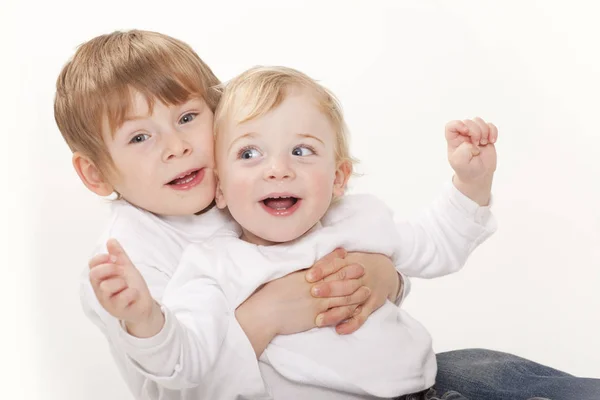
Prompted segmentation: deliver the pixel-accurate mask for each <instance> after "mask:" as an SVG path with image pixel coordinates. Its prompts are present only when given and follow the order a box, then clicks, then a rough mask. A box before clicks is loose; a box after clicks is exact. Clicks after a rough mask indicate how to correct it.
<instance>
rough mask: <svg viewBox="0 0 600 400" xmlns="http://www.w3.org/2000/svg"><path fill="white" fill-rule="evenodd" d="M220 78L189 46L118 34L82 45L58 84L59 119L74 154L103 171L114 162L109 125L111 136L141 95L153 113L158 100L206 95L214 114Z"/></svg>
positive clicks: (162, 38)
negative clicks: (106, 138) (107, 141)
mask: <svg viewBox="0 0 600 400" xmlns="http://www.w3.org/2000/svg"><path fill="white" fill-rule="evenodd" d="M216 85H219V80H218V79H217V77H216V76H215V75H214V74H213V72H212V71H211V70H210V68H209V67H208V66H207V65H206V64H205V63H204V62H203V61H202V60H201V59H200V57H198V55H197V54H196V53H195V52H194V50H192V48H191V47H190V46H188V45H187V44H186V43H184V42H182V41H180V40H177V39H174V38H172V37H170V36H167V35H163V34H160V33H156V32H148V31H140V30H131V31H126V32H121V31H116V32H113V33H110V34H106V35H101V36H97V37H95V38H93V39H91V40H90V41H88V42H86V43H84V44H83V45H81V46H80V47H79V48H78V49H77V51H76V53H75V55H74V56H73V58H72V59H71V60H70V61H69V62H67V64H66V65H65V66H64V67H63V69H62V71H61V73H60V75H59V77H58V79H57V81H56V97H55V100H54V118H55V120H56V124H57V125H58V129H59V130H60V132H61V134H62V135H63V138H64V139H65V141H66V142H67V144H68V145H69V147H70V148H71V151H73V152H81V153H82V154H84V155H86V156H87V157H89V158H90V159H91V161H92V162H93V163H94V164H96V166H97V167H98V168H99V169H100V170H101V171H102V170H103V171H105V172H106V171H107V168H112V167H113V166H114V165H113V162H112V159H111V157H110V155H109V153H108V149H107V148H106V145H105V143H104V140H103V139H102V127H103V124H104V123H105V122H104V121H106V122H108V128H109V129H110V132H111V134H114V131H115V130H116V129H117V128H118V127H119V126H120V125H121V124H122V123H123V121H124V119H125V117H126V115H127V114H128V113H129V112H130V109H131V107H132V101H133V99H132V94H133V92H134V91H137V92H139V93H141V94H142V95H143V96H144V97H145V98H146V101H147V102H148V107H149V109H152V107H153V105H154V101H155V100H159V101H161V102H163V103H165V104H167V105H174V104H181V103H183V102H185V101H187V100H189V99H190V98H192V97H196V96H199V97H202V98H204V100H205V101H206V103H207V105H208V106H209V107H210V109H211V110H212V111H213V112H214V111H215V109H216V106H217V103H218V102H219V95H220V93H219V92H218V91H215V90H212V89H211V88H212V87H214V86H216Z"/></svg>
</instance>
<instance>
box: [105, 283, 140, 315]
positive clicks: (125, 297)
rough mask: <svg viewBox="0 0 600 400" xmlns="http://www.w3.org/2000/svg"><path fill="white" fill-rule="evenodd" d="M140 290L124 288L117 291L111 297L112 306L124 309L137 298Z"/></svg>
mask: <svg viewBox="0 0 600 400" xmlns="http://www.w3.org/2000/svg"><path fill="white" fill-rule="evenodd" d="M139 296H140V292H139V291H137V290H136V289H133V288H126V289H124V290H123V291H122V292H119V293H117V294H116V295H115V296H113V297H112V298H111V301H112V302H113V304H114V306H115V307H117V308H118V309H120V310H124V309H126V308H127V307H129V306H130V305H132V304H133V303H135V302H136V300H137V299H138V298H139Z"/></svg>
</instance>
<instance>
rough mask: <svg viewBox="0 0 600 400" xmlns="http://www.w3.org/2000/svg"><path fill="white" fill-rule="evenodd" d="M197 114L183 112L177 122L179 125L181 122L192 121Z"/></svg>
mask: <svg viewBox="0 0 600 400" xmlns="http://www.w3.org/2000/svg"><path fill="white" fill-rule="evenodd" d="M197 115H198V113H187V114H184V115H183V116H182V117H181V118H180V119H179V123H180V124H181V125H183V124H187V123H188V122H192V121H193V120H194V118H196V116H197Z"/></svg>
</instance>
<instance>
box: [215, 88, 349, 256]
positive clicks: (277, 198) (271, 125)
mask: <svg viewBox="0 0 600 400" xmlns="http://www.w3.org/2000/svg"><path fill="white" fill-rule="evenodd" d="M335 139H336V137H335V131H334V129H333V127H332V125H331V123H330V121H329V119H328V118H327V117H326V116H325V115H324V114H323V113H322V112H321V111H320V110H319V108H318V106H317V103H316V100H315V99H314V97H313V96H312V95H311V94H310V93H309V92H307V91H306V90H302V89H299V88H290V89H289V90H288V93H287V95H286V97H285V99H284V100H283V101H282V102H281V104H279V105H278V106H277V107H276V108H274V109H273V110H271V111H269V112H268V113H266V114H264V115H263V116H261V117H258V118H255V119H253V120H250V121H246V122H244V123H241V124H238V125H235V124H226V126H224V129H222V130H221V132H220V133H219V137H218V138H217V145H216V146H217V147H216V150H217V166H218V169H217V172H218V177H219V180H218V184H217V197H216V199H217V205H218V206H219V207H221V208H223V207H225V206H227V207H228V208H229V211H230V212H231V214H232V216H233V218H234V219H235V220H236V221H237V222H238V223H239V224H240V225H241V226H242V228H243V231H244V234H243V238H244V239H245V240H248V241H250V242H252V243H255V244H263V245H269V244H273V243H279V242H287V241H290V240H294V239H296V238H298V237H300V236H301V235H303V234H304V233H306V232H307V231H308V230H309V229H310V228H311V227H313V226H314V225H315V224H316V223H317V222H318V221H319V220H320V219H321V218H322V217H323V215H325V212H326V211H327V209H328V207H329V205H330V204H331V201H332V198H333V196H334V195H336V196H339V195H342V194H343V189H344V186H345V184H346V181H347V174H345V171H343V170H342V169H340V168H338V165H337V163H336V159H335V143H336V140H335Z"/></svg>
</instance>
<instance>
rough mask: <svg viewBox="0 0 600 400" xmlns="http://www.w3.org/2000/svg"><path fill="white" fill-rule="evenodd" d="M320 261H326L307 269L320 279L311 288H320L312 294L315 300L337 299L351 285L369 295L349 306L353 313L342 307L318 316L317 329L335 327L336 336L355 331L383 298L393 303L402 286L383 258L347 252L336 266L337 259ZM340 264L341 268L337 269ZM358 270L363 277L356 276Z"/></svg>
mask: <svg viewBox="0 0 600 400" xmlns="http://www.w3.org/2000/svg"><path fill="white" fill-rule="evenodd" d="M324 261H326V260H325V259H324V260H322V261H319V262H318V263H317V264H315V266H313V267H312V268H311V269H310V270H309V272H310V271H313V273H314V274H315V275H314V276H315V277H322V281H320V282H317V283H315V284H314V285H313V288H319V289H320V290H319V293H318V294H314V295H315V296H316V297H324V298H327V297H333V296H341V295H342V294H343V293H344V292H348V291H349V290H352V289H351V287H350V286H352V285H354V286H357V287H359V286H360V285H365V287H367V288H369V289H370V292H371V295H370V296H369V297H368V298H366V299H365V301H364V302H362V303H359V304H356V305H353V306H352V308H353V309H354V311H352V309H349V307H348V306H344V307H335V308H331V309H329V310H327V311H326V312H324V313H322V314H320V317H321V318H322V325H321V326H328V325H336V328H335V330H336V332H337V333H339V334H350V333H352V332H355V331H356V330H358V328H360V327H361V326H362V325H363V324H364V323H365V321H366V320H367V318H369V316H370V315H371V314H372V313H373V312H374V311H375V310H377V309H378V308H379V307H381V306H382V305H383V304H384V303H385V301H386V300H387V299H390V300H391V301H395V300H396V298H397V297H398V293H399V291H400V289H401V285H402V283H401V280H400V275H399V274H398V272H397V271H396V268H395V266H394V264H393V263H392V261H391V260H390V259H389V258H388V257H386V256H384V255H381V254H371V253H349V254H344V261H345V263H340V261H341V260H340V259H337V260H335V261H336V262H334V263H325V262H324ZM340 265H344V266H345V267H344V268H339V266H340ZM358 267H361V268H362V269H364V270H365V273H364V275H363V274H362V273H361V274H360V275H358V274H357V272H358V271H359V269H358ZM355 270H356V271H355ZM307 279H308V280H309V281H311V280H313V279H314V278H313V276H312V275H311V276H309V277H308V278H307ZM353 281H356V283H354V282H353ZM350 313H351V314H350Z"/></svg>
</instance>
